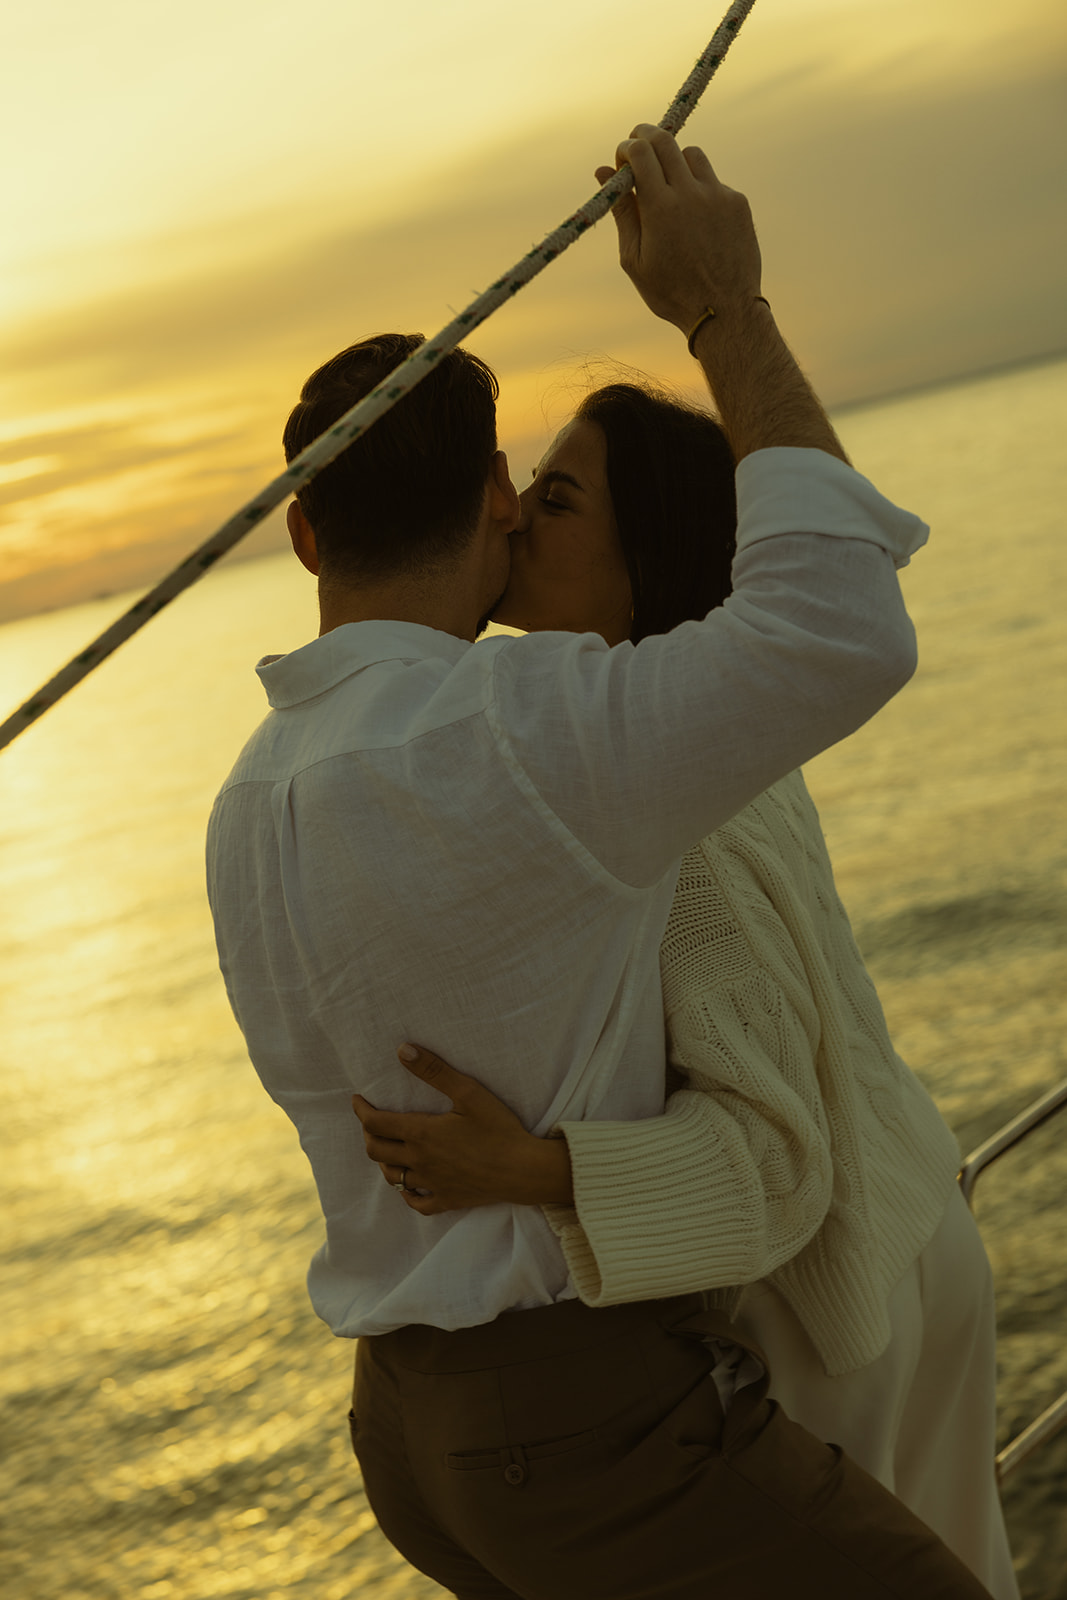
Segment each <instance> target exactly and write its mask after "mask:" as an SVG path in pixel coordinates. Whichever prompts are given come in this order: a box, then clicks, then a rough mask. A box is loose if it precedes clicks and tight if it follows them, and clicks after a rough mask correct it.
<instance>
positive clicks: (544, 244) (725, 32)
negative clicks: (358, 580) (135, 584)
mask: <svg viewBox="0 0 1067 1600" xmlns="http://www.w3.org/2000/svg"><path fill="white" fill-rule="evenodd" d="M755 3H756V0H734V4H733V5H731V7H730V9H729V11H728V12H727V13H726V15H725V17H724V18H723V20H722V21H721V22H720V24H719V26H718V28H716V30H715V33H714V34H713V35H712V38H711V40H710V42H709V44H708V46H707V49H706V50H705V51H704V52H703V54H702V55H701V56H700V57H699V59H698V61H697V63H696V65H695V67H694V68H693V70H692V72H691V73H690V74H689V77H688V78H687V79H686V80H685V82H684V83H683V85H682V87H681V88H680V89H679V91H678V93H677V94H676V95H675V97H674V99H673V101H672V102H671V105H670V107H669V109H668V111H667V113H666V115H665V116H664V117H663V119H662V120H661V122H660V124H659V125H660V127H661V128H665V129H666V130H667V132H668V133H673V134H677V133H678V132H679V130H680V129H681V128H682V127H683V126H684V124H685V122H686V119H687V118H688V117H689V115H690V113H691V112H692V111H693V109H694V108H695V106H696V104H697V102H698V100H699V99H700V97H701V95H702V94H703V92H704V90H705V89H706V88H707V85H708V84H709V83H710V81H711V79H712V78H713V76H714V75H715V73H716V71H717V70H718V68H719V65H720V64H721V62H722V60H723V57H724V56H725V55H726V52H727V50H728V49H729V48H730V45H731V44H732V43H733V41H734V39H735V38H736V36H737V33H738V30H739V29H740V27H741V24H742V23H743V22H744V20H745V18H746V17H747V16H748V14H749V12H750V11H751V10H752V7H753V6H754V5H755ZM632 186H633V173H632V172H631V170H630V168H629V167H622V168H620V170H619V171H618V172H616V173H615V174H614V176H613V177H611V178H609V179H608V181H607V183H606V184H604V186H603V188H602V189H599V190H598V191H597V193H596V194H595V195H593V197H592V199H591V200H587V201H586V203H585V205H583V206H580V207H579V208H578V210H577V211H575V212H574V213H573V214H572V215H571V216H569V217H568V218H567V220H566V221H565V222H562V223H561V224H560V226H559V227H558V228H556V229H555V230H554V231H553V232H552V233H550V234H548V235H547V237H546V238H544V239H542V241H541V243H540V244H539V245H536V246H535V247H534V248H533V249H532V250H531V251H529V253H528V254H527V255H525V256H524V257H523V258H522V260H521V261H519V262H517V263H516V265H515V266H514V267H512V268H511V270H510V271H509V272H505V273H504V275H503V276H502V277H500V278H498V279H497V280H496V282H495V283H494V284H492V285H490V287H489V288H488V289H487V290H486V291H485V293H484V294H481V295H479V296H478V298H477V299H476V300H473V301H472V302H471V304H470V305H469V306H468V307H467V309H466V310H465V311H461V312H460V314H459V316H458V317H456V318H455V319H454V320H453V321H452V322H450V323H449V324H448V326H447V327H445V328H442V330H441V332H440V333H439V334H437V336H436V337H435V338H433V339H427V340H426V342H425V344H422V345H420V346H419V348H418V349H417V350H416V351H414V352H413V353H412V354H411V355H410V356H408V357H407V359H406V360H405V361H402V362H401V363H400V365H399V366H398V367H396V368H395V369H394V370H393V371H392V372H391V373H390V374H389V376H388V377H387V378H385V379H384V380H383V381H382V383H380V384H379V385H378V387H377V388H376V389H374V390H373V391H372V392H371V393H370V394H369V395H366V396H365V397H364V399H362V400H360V401H359V402H358V403H357V404H356V405H354V406H353V407H352V409H351V410H350V411H347V412H346V413H345V415H344V416H343V417H342V418H341V419H340V421H338V422H336V423H335V424H334V426H333V427H332V428H329V429H328V430H327V431H326V433H324V434H323V435H322V436H321V437H320V438H318V439H316V440H315V441H314V442H313V443H312V444H309V445H308V447H307V449H306V450H303V451H302V452H301V453H300V455H298V456H296V457H294V459H293V460H292V461H291V462H290V463H289V465H288V467H287V468H286V469H285V471H284V472H283V473H281V474H280V475H279V476H278V477H277V478H274V479H273V480H272V481H271V482H270V483H268V484H267V486H266V488H265V489H261V490H260V492H259V493H258V494H257V495H256V496H255V498H254V499H252V500H249V501H248V503H247V505H244V506H242V507H241V509H240V510H239V511H236V512H235V513H234V515H233V516H232V517H230V518H229V520H228V521H227V522H224V523H223V525H222V527H221V528H219V529H218V531H217V532H216V533H213V534H212V535H211V537H210V538H209V539H207V540H205V541H204V543H203V544H202V545H200V546H199V548H198V549H196V550H194V551H193V552H192V554H191V555H188V556H186V558H185V560H184V561H182V562H181V563H180V564H179V565H178V566H177V567H175V568H174V570H173V571H172V572H169V573H168V574H167V576H166V577H165V578H163V579H161V580H160V582H159V583H157V584H156V586H155V588H154V589H151V590H150V591H149V592H148V594H146V595H143V596H142V597H141V599H140V600H138V601H137V602H136V603H135V604H134V605H132V606H131V607H130V609H129V610H128V611H126V612H124V613H123V615H122V616H121V617H119V618H118V619H117V620H116V621H115V622H113V623H112V624H111V626H110V627H108V628H106V629H105V630H104V632H103V633H102V634H100V635H99V637H98V638H96V639H94V640H93V642H92V643H91V644H90V645H87V646H86V648H85V649H84V650H82V651H80V652H79V654H78V655H76V656H75V657H74V658H73V660H71V661H69V662H68V663H67V665H66V666H65V667H62V668H61V669H60V671H59V672H57V673H56V675H55V676H54V677H53V678H51V679H49V681H48V682H47V683H46V684H44V685H43V686H42V687H41V688H40V689H38V690H37V692H36V694H33V695H31V696H30V698H29V699H28V700H27V701H25V702H24V703H23V704H22V705H21V706H19V708H18V710H17V711H15V712H13V713H12V715H11V716H10V717H8V719H7V720H6V722H4V723H2V724H0V750H2V749H3V748H4V747H5V746H6V745H8V744H10V743H11V741H12V740H13V739H15V738H17V736H18V735H19V734H20V733H21V732H22V731H23V729H25V728H28V727H29V726H30V724H31V723H32V722H35V721H36V720H37V718H38V717H40V716H42V715H43V714H44V712H46V711H47V710H48V709H49V708H50V707H51V706H54V705H55V704H56V702H57V701H58V700H61V699H62V698H63V696H64V695H65V694H69V692H70V690H71V689H73V688H74V687H75V686H76V685H77V684H79V683H81V681H82V679H83V678H87V677H88V675H89V673H90V672H92V671H93V670H94V668H96V667H98V666H99V665H100V663H101V662H102V661H105V660H106V659H107V657H108V656H109V655H111V654H112V652H113V651H115V650H117V649H118V647H119V645H120V644H125V642H126V640H127V639H129V638H131V637H132V636H133V635H134V634H135V633H136V632H137V631H138V630H139V629H140V628H143V627H144V625H145V623H146V622H148V621H150V620H151V618H152V617H154V616H156V615H157V613H158V612H160V611H162V609H163V607H164V606H166V605H169V604H170V602H171V601H172V600H173V599H175V597H176V596H177V595H179V594H181V593H182V591H183V590H185V589H188V588H190V587H191V585H192V584H194V583H195V582H196V580H197V579H198V578H199V577H201V576H202V575H203V574H204V573H205V572H206V571H207V569H208V568H209V567H211V566H213V565H214V563H215V562H216V561H217V560H218V559H219V557H220V556H223V555H225V554H226V552H227V551H228V550H231V549H232V548H233V546H234V545H235V544H237V543H238V542H239V541H240V540H241V539H243V538H244V536H245V534H247V533H250V532H251V531H252V529H253V528H254V527H256V525H257V524H258V523H260V522H262V521H263V519H264V518H265V517H266V516H267V515H268V514H269V513H270V512H271V511H273V510H274V508H275V506H277V505H280V504H281V502H282V501H283V500H285V499H286V498H287V497H288V496H289V495H291V494H294V493H295V492H296V490H297V489H299V488H300V487H301V486H302V485H303V484H305V483H307V482H308V480H309V479H310V478H313V477H314V476H315V474H316V473H317V472H320V471H321V470H322V468H323V467H325V466H328V465H329V463H330V462H331V461H332V460H333V459H334V457H335V456H338V455H340V453H341V451H342V450H344V449H345V448H346V446H347V445H350V444H351V443H352V442H353V440H355V439H358V438H359V436H360V435H361V434H362V433H365V432H366V431H367V429H368V428H369V427H371V426H372V425H373V424H374V423H375V422H377V421H378V419H379V418H380V417H383V416H384V415H385V413H386V412H387V411H388V410H389V409H390V407H392V406H394V405H395V404H396V402H397V401H398V400H399V399H400V398H401V396H402V395H405V394H407V393H408V392H409V391H410V390H411V389H413V388H414V387H415V385H416V384H417V383H418V382H419V381H420V380H421V379H422V378H425V377H426V376H427V374H428V373H430V372H431V371H432V370H433V368H434V367H435V366H436V365H437V363H438V362H439V361H440V360H441V359H442V358H443V357H444V356H446V355H448V354H449V352H450V351H451V350H454V349H455V347H456V345H458V344H459V342H460V340H461V339H464V338H466V337H467V335H468V334H469V333H470V332H471V330H472V329H474V328H477V327H478V326H479V324H480V323H483V322H484V321H485V320H486V318H487V317H490V316H491V315H492V314H493V312H494V311H496V310H497V309H498V308H499V307H500V306H502V305H503V304H504V303H505V302H506V301H508V300H510V299H511V298H512V296H513V295H515V294H517V293H518V291H519V290H520V289H521V288H522V287H523V286H524V285H525V284H527V283H529V282H530V280H531V278H534V277H536V276H537V274H538V273H539V272H541V271H542V270H543V269H544V268H545V267H547V266H548V265H549V263H550V262H552V261H555V260H556V259H557V257H559V256H560V255H562V254H563V252H564V250H566V249H567V248H568V247H569V246H570V245H572V244H573V243H574V241H575V240H576V239H580V238H581V236H582V234H583V233H586V232H588V230H589V229H590V228H591V227H592V226H593V224H594V223H595V222H599V221H600V219H601V217H604V216H606V215H607V213H608V211H610V209H611V207H612V206H613V205H614V204H615V202H616V200H619V199H620V198H621V197H622V196H623V195H624V194H626V193H627V192H628V191H629V189H630V188H632Z"/></svg>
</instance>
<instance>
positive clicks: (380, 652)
mask: <svg viewBox="0 0 1067 1600" xmlns="http://www.w3.org/2000/svg"><path fill="white" fill-rule="evenodd" d="M470 648H471V646H470V644H469V642H468V641H467V640H466V639H457V638H456V636H455V635H454V634H451V633H441V632H440V631H439V629H437V628H427V627H424V626H423V624H422V623H421V622H346V623H344V624H343V625H342V626H341V627H340V628H332V629H331V630H330V632H329V633H324V634H323V635H322V636H321V638H318V639H312V640H311V642H310V644H305V645H301V646H300V648H299V650H291V651H290V652H289V654H288V655H284V656H264V657H263V659H262V661H260V662H257V664H256V672H257V673H258V675H259V680H260V682H261V683H262V685H263V687H264V689H265V690H266V691H267V700H268V701H269V703H270V705H271V707H272V708H273V709H274V710H275V711H282V710H284V709H285V708H286V707H288V706H296V705H300V703H301V702H302V701H304V700H311V699H313V698H314V697H315V696H316V695H319V694H325V692H326V690H327V689H332V688H334V687H335V686H336V685H337V684H339V683H341V682H342V681H343V680H344V679H345V678H350V677H352V676H353V674H354V673H357V672H362V670H363V668H364V667H370V666H373V665H374V664H375V662H378V661H447V662H448V663H449V665H450V666H455V664H456V663H457V662H458V661H459V660H460V658H461V657H462V656H464V655H465V654H466V652H467V651H468V650H469V649H470Z"/></svg>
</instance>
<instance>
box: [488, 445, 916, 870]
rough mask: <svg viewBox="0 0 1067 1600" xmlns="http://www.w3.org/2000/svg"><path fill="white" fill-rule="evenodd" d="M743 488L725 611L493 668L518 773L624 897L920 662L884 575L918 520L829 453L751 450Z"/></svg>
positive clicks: (845, 727) (530, 639)
mask: <svg viewBox="0 0 1067 1600" xmlns="http://www.w3.org/2000/svg"><path fill="white" fill-rule="evenodd" d="M737 485H738V539H737V555H736V557H735V560H734V570H733V582H734V591H733V594H732V595H731V596H730V598H729V599H728V600H727V602H726V604H725V605H724V606H721V607H718V608H717V609H716V610H714V611H712V612H711V613H710V614H709V615H708V616H707V617H706V618H705V619H704V620H703V621H700V622H687V623H684V624H682V626H680V627H678V628H675V629H674V630H673V631H672V632H671V633H669V634H662V635H659V636H656V637H654V638H649V639H646V640H643V641H642V643H641V644H639V645H637V646H633V645H630V644H622V645H617V646H616V647H615V648H614V649H608V647H607V646H606V645H605V643H604V641H603V640H602V639H600V638H598V637H597V636H596V635H594V634H584V635H568V634H528V635H526V636H525V637H524V638H522V639H517V640H514V641H509V644H508V646H507V648H505V649H502V650H501V651H500V652H499V653H498V655H497V656H496V659H495V664H494V686H493V699H492V702H491V705H490V708H489V716H490V720H491V722H492V723H493V725H494V734H495V737H496V739H497V741H498V744H499V746H500V748H501V749H502V751H503V752H504V755H505V758H506V759H507V760H508V761H509V762H510V763H511V765H512V767H513V769H514V772H515V775H516V779H517V781H518V782H520V784H521V785H522V786H523V787H524V788H525V789H526V791H527V793H528V794H532V795H534V796H536V797H538V798H539V801H540V803H542V804H544V805H545V806H546V807H547V808H548V809H549V810H550V811H551V812H552V813H553V814H554V815H555V816H556V817H558V818H559V819H560V820H561V821H562V822H563V823H564V825H565V826H566V827H567V828H568V829H569V830H570V832H571V833H572V834H573V835H574V837H575V838H576V839H577V840H578V841H580V843H581V844H582V845H583V846H584V847H585V848H586V849H587V850H588V851H589V852H590V853H591V855H592V856H593V857H595V858H596V860H597V861H599V862H600V863H601V865H602V866H603V867H605V868H606V869H607V870H608V871H609V872H610V873H612V874H613V875H614V876H615V877H616V878H618V879H620V880H621V881H622V882H623V883H626V884H629V885H633V886H635V887H642V886H647V885H649V884H652V883H655V882H658V881H659V880H660V879H661V878H662V877H663V875H664V874H665V873H666V872H667V871H669V870H670V869H671V867H672V865H673V864H674V863H676V862H677V860H678V858H679V857H680V856H681V855H683V854H684V853H685V851H686V850H687V849H688V848H689V847H690V846H691V845H692V844H694V843H695V842H696V841H697V840H698V839H700V838H702V837H703V836H704V835H706V834H708V833H710V832H711V831H712V830H713V829H715V828H717V827H719V826H720V825H721V824H722V823H723V822H725V821H727V820H728V818H730V817H731V816H733V815H734V814H735V813H736V812H737V811H739V810H740V809H741V807H742V806H744V805H746V804H747V803H748V801H750V800H752V799H754V798H755V796H756V795H757V794H760V793H761V792H762V791H763V790H764V789H766V788H768V787H769V786H770V785H771V784H772V783H774V782H776V781H777V780H778V779H779V778H781V777H783V776H785V774H786V773H788V772H790V771H792V770H793V769H794V768H796V767H798V766H800V765H802V764H803V763H804V762H805V761H807V760H810V759H811V757H812V756H814V755H816V754H817V753H818V752H819V751H820V750H823V749H826V748H827V747H828V746H829V745H831V744H834V743H836V742H837V740H839V739H842V738H844V737H845V736H846V735H847V734H849V733H851V732H853V731H854V730H855V729H856V728H858V727H859V726H860V725H861V724H862V723H864V722H865V721H866V720H867V719H868V718H869V717H870V716H872V715H873V714H874V713H875V712H876V711H877V710H878V709H879V708H880V707H881V706H882V705H884V704H885V702H886V701H887V700H889V699H890V698H891V697H892V696H893V695H894V694H895V693H896V692H897V691H898V690H899V689H900V688H901V687H902V686H903V684H904V683H905V682H906V681H907V680H908V678H909V677H910V676H911V674H912V672H913V671H914V668H915V637H914V631H913V629H912V627H911V623H910V621H909V619H908V616H907V613H906V611H905V609H904V603H903V599H902V597H901V594H900V588H899V584H898V582H897V577H896V568H897V566H899V565H904V564H905V563H906V562H907V560H908V559H909V557H910V555H911V554H912V553H913V552H914V551H915V550H916V549H918V548H919V546H920V545H921V544H922V543H924V542H925V539H926V537H927V533H928V529H927V528H926V526H925V524H924V523H922V522H921V521H920V520H919V519H918V518H917V517H914V516H912V515H911V514H910V513H909V512H905V511H902V510H900V509H899V508H898V507H896V506H894V505H893V504H892V503H891V502H890V501H888V500H886V499H885V497H884V496H882V495H881V494H879V492H878V491H877V490H876V489H875V488H874V486H873V485H872V484H870V483H869V482H868V481H867V480H866V479H865V478H863V477H861V476H860V474H859V473H857V472H854V471H853V470H852V469H851V468H850V467H847V466H845V465H844V463H843V462H840V461H838V460H837V459H836V458H834V457H832V456H829V455H827V454H826V453H825V452H823V451H818V450H786V449H775V450H763V451H757V452H755V454H753V455H751V456H748V457H746V458H745V460H744V461H742V463H741V465H740V467H739V468H738V473H737Z"/></svg>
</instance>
